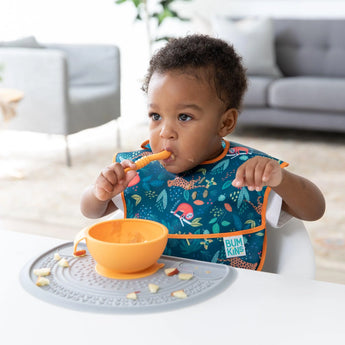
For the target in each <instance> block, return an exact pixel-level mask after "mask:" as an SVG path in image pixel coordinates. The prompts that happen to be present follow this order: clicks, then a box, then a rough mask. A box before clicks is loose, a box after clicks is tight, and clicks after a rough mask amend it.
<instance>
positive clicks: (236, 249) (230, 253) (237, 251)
mask: <svg viewBox="0 0 345 345" xmlns="http://www.w3.org/2000/svg"><path fill="white" fill-rule="evenodd" d="M223 240H224V248H225V254H226V257H227V258H233V257H237V256H245V255H246V248H245V247H244V241H243V236H242V235H239V236H232V237H224V239H223Z"/></svg>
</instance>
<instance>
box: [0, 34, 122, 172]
mask: <svg viewBox="0 0 345 345" xmlns="http://www.w3.org/2000/svg"><path fill="white" fill-rule="evenodd" d="M0 65H2V67H3V71H2V81H1V83H0V87H5V88H11V89H18V90H21V91H22V92H23V93H24V98H23V100H22V101H21V102H20V103H19V104H18V107H17V116H16V117H14V118H13V119H12V120H11V121H10V122H9V123H8V125H7V127H8V128H9V129H14V130H26V131H35V132H43V133H48V134H62V135H64V136H65V138H66V149H67V150H66V153H67V164H68V165H70V164H71V160H70V155H69V150H68V142H67V136H68V135H69V134H72V133H76V132H78V131H81V130H84V129H87V128H92V127H96V126H100V125H102V124H105V123H107V122H109V121H111V120H114V119H117V118H118V117H119V116H120V110H121V108H120V52H119V48H118V47H117V46H114V45H105V44H79V45H77V44H45V45H42V44H39V43H37V42H36V41H35V39H34V38H33V37H27V38H24V39H22V40H18V41H14V42H2V43H1V42H0ZM118 143H119V130H118Z"/></svg>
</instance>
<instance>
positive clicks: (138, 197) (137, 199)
mask: <svg viewBox="0 0 345 345" xmlns="http://www.w3.org/2000/svg"><path fill="white" fill-rule="evenodd" d="M132 198H133V199H134V200H135V206H138V204H139V203H140V202H141V196H140V195H138V194H134V195H132Z"/></svg>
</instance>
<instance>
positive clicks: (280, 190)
mask: <svg viewBox="0 0 345 345" xmlns="http://www.w3.org/2000/svg"><path fill="white" fill-rule="evenodd" d="M232 184H233V185H234V186H235V187H239V188H240V187H244V186H247V187H248V189H249V190H257V191H260V190H261V189H262V187H263V186H269V187H271V188H272V189H273V190H274V191H275V192H276V193H277V194H279V195H280V196H281V197H282V199H283V205H282V209H283V210H284V211H286V212H288V213H289V214H291V215H292V216H294V217H296V218H299V219H303V220H309V221H311V220H317V219H319V218H321V217H322V215H323V213H324V212H325V199H324V197H323V195H322V193H321V191H320V190H319V188H318V187H317V186H316V185H314V184H313V183H312V182H311V181H309V180H307V179H305V178H304V177H301V176H298V175H296V174H293V173H291V172H289V171H287V170H285V169H282V168H281V167H280V165H279V163H278V162H277V161H275V160H274V159H270V158H267V157H260V156H256V157H254V158H251V159H248V160H247V161H246V162H245V163H243V164H242V165H241V166H240V167H239V168H238V170H237V173H236V178H235V180H234V181H233V183H232Z"/></svg>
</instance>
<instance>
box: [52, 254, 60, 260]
mask: <svg viewBox="0 0 345 345" xmlns="http://www.w3.org/2000/svg"><path fill="white" fill-rule="evenodd" d="M54 260H55V261H59V260H61V256H60V254H59V253H54Z"/></svg>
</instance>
